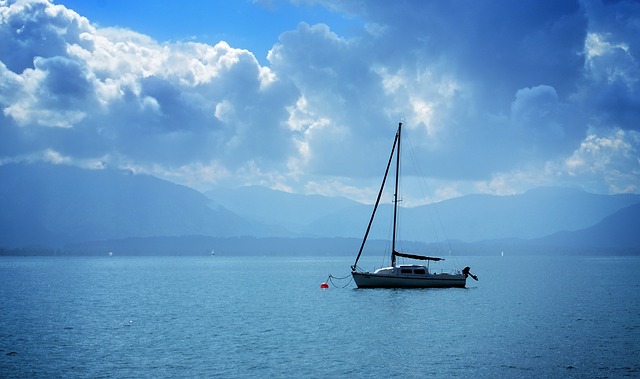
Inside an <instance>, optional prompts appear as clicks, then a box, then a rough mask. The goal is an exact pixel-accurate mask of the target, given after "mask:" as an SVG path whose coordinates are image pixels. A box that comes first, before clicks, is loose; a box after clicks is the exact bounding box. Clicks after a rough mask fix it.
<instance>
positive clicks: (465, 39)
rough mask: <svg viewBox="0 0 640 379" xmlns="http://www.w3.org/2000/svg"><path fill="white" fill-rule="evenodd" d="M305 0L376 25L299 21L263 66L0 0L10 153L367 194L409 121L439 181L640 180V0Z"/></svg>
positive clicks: (47, 6) (31, 3)
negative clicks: (341, 28) (349, 27)
mask: <svg viewBox="0 0 640 379" xmlns="http://www.w3.org/2000/svg"><path fill="white" fill-rule="evenodd" d="M292 2H293V3H294V4H308V3H313V4H316V5H317V4H319V5H322V6H325V7H327V8H329V9H331V10H332V11H334V12H339V13H341V14H346V15H348V17H353V18H357V19H360V20H362V24H361V25H364V26H362V27H360V28H359V29H355V30H353V31H352V34H350V35H349V36H343V35H340V34H338V33H337V32H336V31H335V30H333V29H332V26H331V24H330V20H328V21H327V23H318V24H313V25H312V24H308V23H306V22H304V21H305V20H300V21H301V22H300V23H299V24H298V27H297V28H295V29H293V30H283V31H282V34H281V35H280V37H279V39H278V40H277V41H273V46H272V48H271V50H270V52H269V55H268V66H263V65H260V63H259V62H258V61H257V60H256V59H255V57H254V56H253V54H252V53H251V52H250V51H247V50H243V49H240V48H237V47H232V46H230V45H229V44H228V43H226V42H224V41H220V42H218V43H216V44H204V43H197V42H159V41H156V40H154V39H153V38H151V37H149V36H146V35H143V34H140V33H137V32H135V31H132V30H126V29H122V28H112V27H106V28H102V27H97V26H95V25H94V24H92V23H91V22H90V20H87V19H86V18H84V17H82V16H81V15H79V14H77V13H75V12H74V11H72V10H70V9H67V8H65V7H64V6H63V5H55V4H52V3H51V2H50V1H49V0H19V1H0V39H1V40H2V41H3V43H2V44H0V107H1V108H2V113H1V114H0V162H9V161H15V160H20V159H33V157H37V159H49V160H52V161H56V162H63V163H67V164H80V165H83V166H85V167H87V166H93V167H100V166H102V165H103V164H106V165H115V166H120V167H130V168H133V169H135V170H137V171H146V172H150V173H153V174H156V175H159V176H163V177H166V178H170V179H172V180H175V181H178V182H181V183H186V184H189V185H193V186H196V187H198V188H204V186H203V183H216V182H222V181H227V182H229V183H235V184H264V185H268V186H270V187H273V188H280V189H285V190H291V191H312V192H316V193H323V194H336V195H339V194H348V195H349V196H352V197H356V196H355V195H354V193H356V192H357V191H358V190H357V189H360V191H361V193H369V192H367V191H373V192H375V190H372V188H373V187H375V186H377V177H378V176H379V175H380V174H381V172H380V171H381V169H382V168H383V166H384V163H385V161H386V159H387V156H388V151H389V149H390V144H391V142H392V138H393V134H394V132H395V126H396V125H397V122H398V121H400V120H401V119H402V120H403V121H404V123H405V125H406V131H407V134H408V135H409V136H410V137H411V143H412V144H411V146H410V149H411V150H412V154H415V159H416V160H417V161H419V162H421V163H422V164H423V166H424V167H423V168H422V170H421V171H420V173H424V174H426V175H428V176H430V178H431V180H432V182H433V183H435V184H436V186H437V188H436V192H437V193H440V194H442V196H451V195H452V194H463V193H467V192H470V191H482V192H493V193H510V192H511V191H518V190H526V189H527V187H531V186H536V184H545V185H552V184H554V183H556V184H557V183H567V182H571V183H580V180H581V179H584V180H585V182H584V183H585V186H587V185H588V186H589V187H590V188H597V189H598V190H600V191H603V192H624V191H627V192H628V191H632V192H637V191H638V186H637V182H638V171H639V170H638V159H637V156H638V155H637V152H638V144H639V141H638V138H637V131H638V125H640V91H639V86H640V79H638V78H640V68H639V63H638V62H639V61H638V51H639V49H640V41H639V40H638V38H637V35H638V23H637V20H638V17H639V16H640V6H638V4H637V3H635V2H633V1H618V2H601V1H599V0H575V1H563V2H558V1H554V0H545V1H540V0H531V1H529V0H526V1H517V2H514V1H508V0H501V1H494V2H490V3H486V2H458V1H445V2H443V1H421V2H415V1H405V0H400V1H397V2H394V3H393V5H390V4H389V3H388V2H386V1H375V0H374V1H360V2H353V1H328V0H327V1H324V0H304V1H300V0H298V1H292ZM301 6H303V5H301ZM359 25H360V24H359ZM615 141H618V142H617V143H616V142H615ZM596 146H597V147H598V148H597V149H596ZM607 146H608V147H607ZM612 146H616V147H617V148H613V147H612ZM595 151H598V154H595V153H593V152H595ZM607 159H608V160H607ZM91 162H96V163H95V164H92V163H91ZM603 162H604V163H603ZM590 168H591V169H590ZM407 173H408V174H410V175H412V174H417V173H418V172H414V171H408V172H407ZM595 183H599V185H596V184H595ZM363 188H364V189H363ZM363 191H364V192H363Z"/></svg>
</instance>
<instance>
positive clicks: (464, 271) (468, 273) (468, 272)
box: [462, 266, 478, 282]
mask: <svg viewBox="0 0 640 379" xmlns="http://www.w3.org/2000/svg"><path fill="white" fill-rule="evenodd" d="M462 274H463V275H464V277H465V278H467V277H469V276H470V277H472V278H473V280H475V281H476V282H477V281H478V277H477V276H476V275H473V274H472V273H471V268H470V267H469V266H467V267H465V268H464V269H462Z"/></svg>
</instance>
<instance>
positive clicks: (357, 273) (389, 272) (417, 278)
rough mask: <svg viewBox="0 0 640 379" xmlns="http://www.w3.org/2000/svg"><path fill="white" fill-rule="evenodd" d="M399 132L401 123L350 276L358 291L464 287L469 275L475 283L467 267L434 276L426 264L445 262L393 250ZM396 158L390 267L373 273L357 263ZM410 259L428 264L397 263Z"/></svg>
mask: <svg viewBox="0 0 640 379" xmlns="http://www.w3.org/2000/svg"><path fill="white" fill-rule="evenodd" d="M401 132H402V122H400V123H399V124H398V130H397V132H396V137H395V139H394V141H393V147H392V149H391V155H390V156H389V162H388V163H387V169H386V171H385V173H384V177H383V179H382V185H381V186H380V192H378V198H377V199H376V203H375V205H374V207H373V213H372V214H371V219H370V220H369V225H368V226H367V231H366V232H365V235H364V238H363V240H362V244H361V245H360V250H359V251H358V256H357V257H356V261H355V262H354V264H353V265H352V266H351V275H352V276H353V280H354V281H355V283H356V286H358V288H452V287H460V288H463V287H465V286H466V284H467V277H469V276H471V277H472V278H473V279H474V280H478V277H477V276H475V275H473V274H471V272H470V271H471V269H470V268H469V267H468V266H467V267H465V268H464V269H462V271H459V270H456V271H454V272H451V273H435V272H432V271H431V270H430V268H429V265H428V263H430V262H436V261H441V260H444V259H443V258H438V257H429V256H423V255H416V254H406V253H402V252H400V251H398V250H397V249H396V236H397V228H396V226H397V219H398V182H399V171H400V136H401ZM394 155H395V157H396V163H395V165H396V169H395V171H396V174H395V190H394V193H393V231H392V237H391V266H389V267H383V268H379V269H377V270H375V271H374V272H369V271H363V270H361V269H360V268H359V267H358V260H359V259H360V256H361V255H362V251H363V249H364V246H365V243H366V242H367V237H368V236H369V231H370V230H371V225H372V223H373V219H374V217H375V215H376V210H377V209H378V204H380V198H381V197H382V193H383V190H384V188H385V183H386V181H387V176H388V174H389V168H390V167H391V163H392V162H393V157H394ZM398 257H402V258H409V259H414V260H422V261H427V265H426V266H425V265H421V264H401V265H398V264H396V258H398Z"/></svg>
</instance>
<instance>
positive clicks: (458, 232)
mask: <svg viewBox="0 0 640 379" xmlns="http://www.w3.org/2000/svg"><path fill="white" fill-rule="evenodd" d="M639 202H640V195H631V194H628V195H595V194H590V193H587V192H584V191H581V190H577V189H570V188H539V189H535V190H531V191H528V192H526V193H524V194H521V195H513V196H492V195H470V196H464V197H460V198H455V199H450V200H445V201H442V202H439V203H436V204H434V205H429V206H421V207H414V208H402V209H401V210H400V212H401V222H402V237H403V238H405V239H407V240H417V241H427V242H431V241H437V240H442V239H447V238H448V239H457V240H462V241H481V240H488V239H501V238H525V239H528V238H538V237H543V236H546V235H549V234H552V233H556V232H559V231H575V230H579V229H583V228H586V227H589V226H592V225H594V224H596V223H598V222H599V221H601V220H602V219H603V218H604V217H606V216H608V215H610V214H611V213H613V212H615V211H617V210H619V209H621V208H624V207H627V206H630V205H632V204H636V203H639ZM371 211H372V206H364V205H358V206H353V207H349V208H345V209H342V210H340V211H338V212H335V213H333V214H330V215H327V216H325V217H320V218H318V219H317V220H316V221H314V222H313V223H311V224H310V225H309V228H308V232H312V231H313V232H315V233H318V234H323V235H330V236H340V237H356V236H361V235H363V234H364V231H365V228H366V225H367V222H368V220H369V217H370V215H371ZM391 213H392V212H391V206H390V205H381V206H380V208H379V210H378V212H377V214H376V219H377V220H378V221H379V222H378V224H377V225H376V226H374V229H373V232H372V233H373V234H374V235H375V236H376V237H377V238H382V237H383V236H384V235H388V234H389V230H390V226H389V225H390V224H391Z"/></svg>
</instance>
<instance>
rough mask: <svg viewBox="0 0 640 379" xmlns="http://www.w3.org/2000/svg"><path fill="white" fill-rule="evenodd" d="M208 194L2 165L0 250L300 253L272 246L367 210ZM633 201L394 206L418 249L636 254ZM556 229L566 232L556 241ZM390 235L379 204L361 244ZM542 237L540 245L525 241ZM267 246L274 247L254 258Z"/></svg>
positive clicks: (557, 195) (44, 167) (338, 203)
mask: <svg viewBox="0 0 640 379" xmlns="http://www.w3.org/2000/svg"><path fill="white" fill-rule="evenodd" d="M208 196H209V197H211V198H212V199H213V200H211V199H209V198H207V196H205V195H203V194H201V193H199V192H197V191H195V190H193V189H190V188H188V187H184V186H180V185H176V184H173V183H170V182H167V181H164V180H160V179H158V178H155V177H152V176H148V175H134V174H132V173H130V172H125V171H118V170H110V169H104V170H84V169H80V168H74V167H69V166H63V165H50V164H32V165H28V164H9V165H3V166H0V247H9V248H10V247H20V246H33V245H47V246H62V245H67V244H73V243H75V244H77V243H80V242H84V241H100V240H117V239H119V240H122V239H126V238H131V237H136V238H148V237H176V236H197V235H200V236H207V237H219V238H222V237H224V238H228V237H239V236H244V238H245V240H243V241H244V242H246V240H247V238H257V237H260V238H261V239H260V240H258V242H257V245H259V244H260V243H274V244H280V245H282V246H304V243H302V244H297V245H296V243H294V242H286V243H285V242H283V241H286V239H282V238H280V237H302V236H304V237H307V239H306V241H311V242H310V243H315V244H322V243H325V242H326V241H324V240H323V239H326V240H330V239H334V241H332V242H331V243H334V242H336V241H339V240H340V238H342V239H345V240H343V242H341V243H344V241H347V239H348V240H349V241H351V239H355V240H356V241H358V240H360V239H361V238H362V236H363V235H364V232H365V229H366V227H367V223H368V221H369V218H370V216H371V211H372V206H371V205H363V204H360V203H357V202H354V201H352V200H348V199H345V198H327V197H323V196H317V195H316V196H305V195H294V194H289V193H285V192H280V191H273V190H268V189H265V188H260V187H246V188H239V189H234V190H216V191H211V192H209V193H208ZM638 203H640V195H614V196H605V195H594V194H589V193H586V192H583V191H580V190H575V189H566V188H541V189H537V190H532V191H529V192H527V193H525V194H522V195H514V196H489V195H472V196H465V197H461V198H457V199H451V200H446V201H443V202H440V203H436V204H435V205H433V206H427V207H416V208H406V209H405V208H402V209H401V210H400V216H401V217H400V226H401V233H400V238H401V239H403V240H404V241H419V242H427V243H430V242H434V241H444V240H447V239H449V240H452V241H456V243H458V244H463V243H465V242H477V241H496V240H500V241H501V242H500V243H499V244H498V245H500V244H502V245H504V244H505V243H507V242H505V241H511V242H509V243H513V245H514V246H516V245H518V246H522V243H520V242H519V241H523V240H529V242H527V243H528V244H530V245H535V246H539V245H540V243H543V242H544V243H546V244H554V245H558V246H563V244H564V246H567V245H570V244H573V245H580V244H583V245H590V246H604V247H606V246H612V244H614V245H615V246H618V245H619V246H638V244H639V242H638V240H637V238H638V237H637V234H638V233H637V231H636V229H637V225H639V222H638V206H635V204H638ZM228 208H230V209H231V210H230V209H228ZM426 210H429V212H423V211H426ZM618 211H619V212H618ZM616 212H618V213H616ZM614 213H615V214H614ZM432 221H433V222H432ZM582 229H585V230H584V231H583V230H582ZM561 231H572V232H574V233H568V234H566V233H565V234H562V233H561V234H556V233H558V232H561ZM390 232H391V207H390V205H389V204H384V205H381V206H380V208H379V210H378V214H377V216H376V222H375V223H374V226H373V228H372V231H371V234H370V239H379V240H385V239H387V238H388V237H389V236H390ZM554 234H555V235H554ZM550 235H552V236H551V237H549V239H548V240H545V241H543V242H540V241H537V242H536V241H534V240H535V239H540V238H542V237H545V236H550ZM275 237H278V238H279V239H274V238H275ZM308 237H312V238H308ZM159 240H162V239H161V238H160V239H159ZM301 241H302V240H301ZM351 243H352V242H349V244H351ZM483 243H484V244H485V245H486V246H488V247H487V249H489V250H495V249H496V248H498V249H499V246H498V247H496V246H495V244H492V242H483ZM616 244H617V245H616ZM247 246H248V245H247ZM282 246H280V247H282ZM580 246H582V245H580ZM476 247H477V246H476ZM476 247H474V248H476ZM274 248H276V249H277V248H278V247H277V246H275V247H274V246H271V247H269V246H263V248H262V250H265V249H266V250H265V251H271V250H273V249H274ZM305 249H306V250H308V249H312V246H309V247H305ZM205 250H206V249H205ZM346 250H348V251H351V250H352V249H351V247H349V248H348V249H346Z"/></svg>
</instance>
